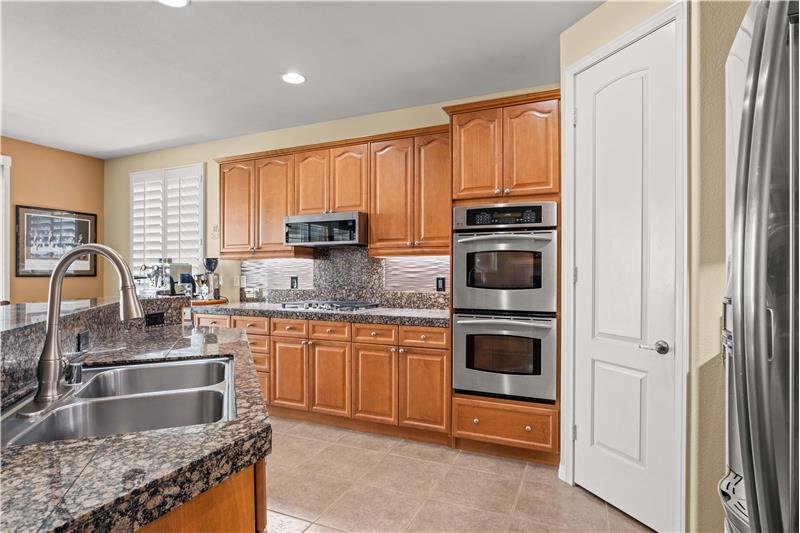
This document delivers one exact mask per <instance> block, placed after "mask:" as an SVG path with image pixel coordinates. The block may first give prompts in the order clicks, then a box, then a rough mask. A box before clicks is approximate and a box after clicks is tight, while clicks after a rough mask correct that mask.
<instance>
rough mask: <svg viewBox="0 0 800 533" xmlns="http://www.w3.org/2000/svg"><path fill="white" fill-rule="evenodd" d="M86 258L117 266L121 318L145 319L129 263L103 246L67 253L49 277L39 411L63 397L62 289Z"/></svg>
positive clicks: (40, 375) (82, 248)
mask: <svg viewBox="0 0 800 533" xmlns="http://www.w3.org/2000/svg"><path fill="white" fill-rule="evenodd" d="M87 254H95V255H101V256H103V257H105V258H106V259H108V260H109V262H110V263H111V264H112V265H114V269H115V270H116V271H117V276H119V296H120V298H119V317H120V320H122V321H126V320H130V319H133V318H142V317H143V316H144V310H143V309H142V304H141V302H140V301H139V298H138V296H136V287H135V285H134V283H133V274H131V269H130V267H128V263H126V262H125V259H123V258H122V255H120V253H119V252H117V251H116V250H114V249H113V248H110V247H108V246H105V245H102V244H82V245H80V246H76V247H75V248H72V249H71V250H70V251H68V252H67V253H66V254H64V256H63V257H62V258H61V259H60V260H59V261H58V263H57V264H56V266H55V268H54V269H53V274H52V275H51V276H50V287H49V290H48V296H47V333H46V334H45V339H44V348H42V355H41V356H39V366H38V368H37V371H36V374H37V378H38V380H39V388H38V390H37V391H36V397H35V398H34V401H33V403H34V404H37V406H38V407H40V408H41V407H46V406H47V405H49V404H51V403H52V402H54V401H55V400H57V399H58V398H59V396H60V395H61V393H62V387H61V378H62V376H63V373H64V368H65V366H66V363H67V362H66V360H65V359H64V356H63V355H62V353H61V337H60V335H59V318H60V315H61V285H62V284H63V282H64V276H65V275H66V273H67V269H69V266H70V265H71V264H72V263H73V262H74V261H75V260H76V259H78V258H79V257H81V256H85V255H87Z"/></svg>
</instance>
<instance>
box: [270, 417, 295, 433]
mask: <svg viewBox="0 0 800 533" xmlns="http://www.w3.org/2000/svg"><path fill="white" fill-rule="evenodd" d="M269 423H270V425H271V426H272V433H273V434H274V433H286V432H287V431H289V430H290V429H292V428H293V427H295V426H296V425H297V424H299V421H298V420H292V419H291V418H280V417H277V416H270V417H269Z"/></svg>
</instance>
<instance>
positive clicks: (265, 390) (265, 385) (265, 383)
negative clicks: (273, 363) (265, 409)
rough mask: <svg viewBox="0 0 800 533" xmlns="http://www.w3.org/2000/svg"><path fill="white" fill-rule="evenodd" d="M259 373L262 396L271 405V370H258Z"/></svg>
mask: <svg viewBox="0 0 800 533" xmlns="http://www.w3.org/2000/svg"><path fill="white" fill-rule="evenodd" d="M256 374H257V375H258V385H259V386H260V387H261V397H262V398H263V399H264V403H265V404H267V405H269V372H261V371H258V372H256Z"/></svg>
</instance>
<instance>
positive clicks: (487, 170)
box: [452, 109, 503, 199]
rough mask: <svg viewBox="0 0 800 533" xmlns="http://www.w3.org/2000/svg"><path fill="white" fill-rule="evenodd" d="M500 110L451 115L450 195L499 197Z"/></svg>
mask: <svg viewBox="0 0 800 533" xmlns="http://www.w3.org/2000/svg"><path fill="white" fill-rule="evenodd" d="M501 114H502V111H501V110H500V109H486V110H482V111H473V112H472V113H461V114H458V115H453V128H452V130H453V138H452V142H453V198H454V199H457V198H487V197H491V196H499V195H500V194H501V193H502V188H503V174H502V172H503V168H502V167H503V154H502V147H503V143H502V129H501Z"/></svg>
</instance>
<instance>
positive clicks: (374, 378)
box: [353, 344, 397, 426]
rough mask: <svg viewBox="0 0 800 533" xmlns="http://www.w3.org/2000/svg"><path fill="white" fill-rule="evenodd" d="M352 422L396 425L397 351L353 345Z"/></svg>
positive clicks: (389, 348) (391, 348) (383, 347)
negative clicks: (363, 421) (355, 420)
mask: <svg viewBox="0 0 800 533" xmlns="http://www.w3.org/2000/svg"><path fill="white" fill-rule="evenodd" d="M353 418H358V419H361V420H368V421H370V422H380V423H383V424H391V425H394V426H396V425H397V348H395V347H393V346H381V345H377V344H375V345H369V344H353Z"/></svg>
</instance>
